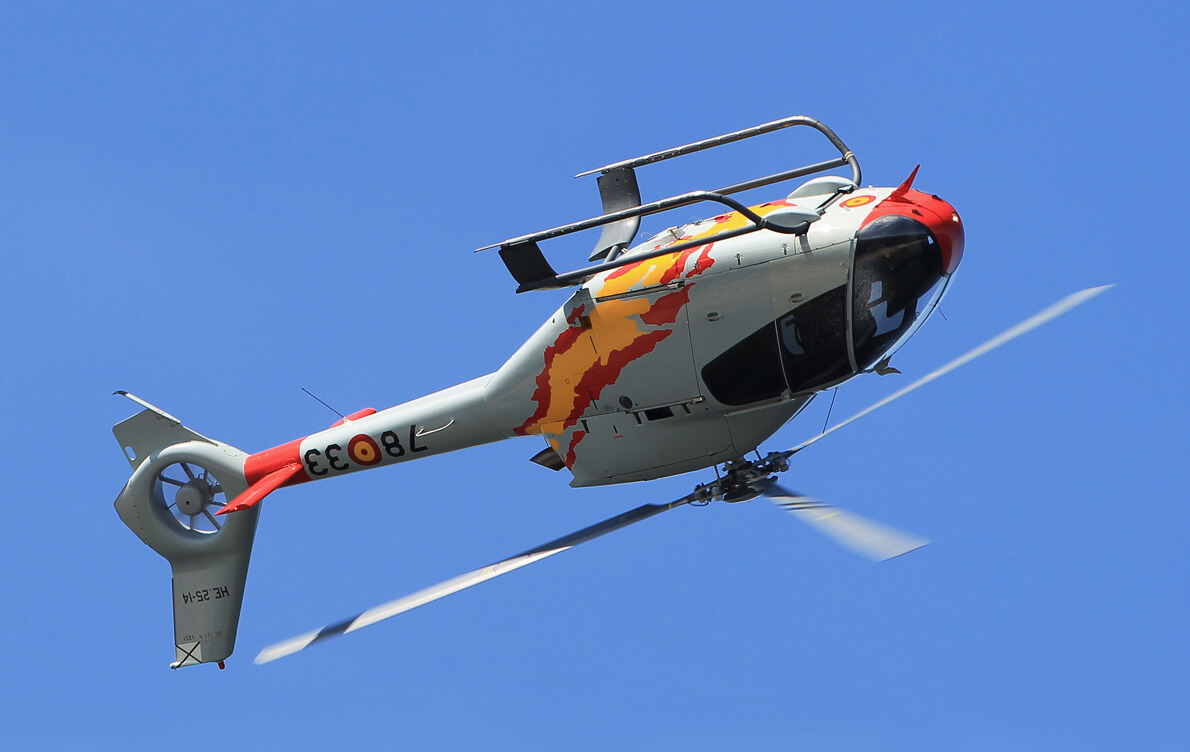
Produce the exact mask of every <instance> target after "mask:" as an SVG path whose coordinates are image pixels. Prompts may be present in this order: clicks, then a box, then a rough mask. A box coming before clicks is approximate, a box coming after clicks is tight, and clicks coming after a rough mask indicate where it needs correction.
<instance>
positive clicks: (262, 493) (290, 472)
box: [215, 462, 302, 514]
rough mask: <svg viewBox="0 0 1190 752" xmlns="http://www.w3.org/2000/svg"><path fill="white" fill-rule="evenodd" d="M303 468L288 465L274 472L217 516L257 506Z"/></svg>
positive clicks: (253, 485)
mask: <svg viewBox="0 0 1190 752" xmlns="http://www.w3.org/2000/svg"><path fill="white" fill-rule="evenodd" d="M301 470H302V466H301V465H300V464H298V463H296V462H295V463H293V464H289V465H286V466H285V467H283V468H281V469H279V470H274V471H273V472H271V473H269V474H268V475H266V476H264V477H263V478H261V479H260V480H258V481H256V482H255V483H253V484H252V485H251V486H249V487H248V490H247V491H244V492H243V493H242V494H240V495H239V496H237V497H235V498H234V499H232V500H231V502H230V503H228V504H227V506H225V507H223V508H222V509H220V510H219V511H218V512H215V514H227V513H228V512H239V511H241V510H244V509H248V508H249V507H253V506H255V505H256V504H257V503H258V502H259V501H260V500H261V499H263V498H264V497H266V496H268V495H269V494H271V493H272V492H273V491H276V490H277V489H278V488H279V487H280V486H281V485H282V484H283V483H285V481H287V480H289V479H290V478H292V477H293V476H295V475H297V474H298V473H299V472H301Z"/></svg>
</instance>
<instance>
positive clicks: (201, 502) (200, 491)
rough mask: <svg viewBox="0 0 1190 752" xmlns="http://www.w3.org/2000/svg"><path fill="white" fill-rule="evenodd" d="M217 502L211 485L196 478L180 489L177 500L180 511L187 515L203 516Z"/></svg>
mask: <svg viewBox="0 0 1190 752" xmlns="http://www.w3.org/2000/svg"><path fill="white" fill-rule="evenodd" d="M214 500H215V494H214V493H213V489H212V488H211V486H210V484H208V483H207V482H206V481H205V480H203V479H202V478H195V479H194V480H192V481H190V482H189V483H187V484H186V485H184V486H182V487H181V488H179V489H178V495H177V497H176V499H175V501H176V503H177V507H178V510H179V511H181V512H182V514H185V515H191V516H192V515H196V514H201V513H202V510H204V509H206V508H207V505H209V504H210V503H211V502H212V501H214Z"/></svg>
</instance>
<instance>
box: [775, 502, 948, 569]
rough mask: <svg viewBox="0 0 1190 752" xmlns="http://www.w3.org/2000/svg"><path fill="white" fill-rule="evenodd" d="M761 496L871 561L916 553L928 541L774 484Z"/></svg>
mask: <svg viewBox="0 0 1190 752" xmlns="http://www.w3.org/2000/svg"><path fill="white" fill-rule="evenodd" d="M764 495H765V496H767V497H768V499H769V501H771V502H773V503H774V504H776V505H777V506H779V507H781V508H782V509H784V510H785V511H787V512H789V513H791V514H792V515H793V516H795V517H797V518H798V519H800V520H801V521H802V522H805V523H806V524H807V525H809V526H810V527H812V528H814V529H815V530H817V531H818V532H820V533H822V534H823V535H826V536H827V537H828V538H830V539H831V540H833V541H834V542H835V543H838V544H839V545H840V546H842V547H843V548H846V549H847V550H848V551H853V552H855V553H857V554H859V555H860V556H865V557H867V558H869V559H871V560H872V561H885V560H886V559H892V558H895V557H897V556H901V555H903V554H907V553H909V552H910V551H916V550H917V549H919V548H921V547H922V546H924V545H926V544H928V543H929V542H930V541H928V540H926V539H925V538H920V537H918V536H916V535H913V534H912V533H906V532H904V531H901V530H897V529H896V528H892V527H889V526H888V525H884V524H882V523H879V522H875V521H873V520H869V519H868V518H866V517H861V516H860V515H858V514H856V513H855V512H848V511H847V510H845V509H839V508H838V507H833V506H831V505H830V504H825V503H823V502H821V501H818V500H817V499H812V498H810V497H809V496H802V495H801V494H799V493H795V492H794V491H790V490H789V489H787V488H785V487H784V486H781V485H780V484H777V483H772V484H770V485H769V487H768V489H767V490H765V492H764Z"/></svg>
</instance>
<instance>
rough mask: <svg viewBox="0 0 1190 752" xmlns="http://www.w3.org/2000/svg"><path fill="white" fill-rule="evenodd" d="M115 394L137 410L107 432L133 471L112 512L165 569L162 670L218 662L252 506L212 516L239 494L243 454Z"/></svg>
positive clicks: (233, 617) (232, 624)
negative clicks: (166, 664) (169, 628)
mask: <svg viewBox="0 0 1190 752" xmlns="http://www.w3.org/2000/svg"><path fill="white" fill-rule="evenodd" d="M118 394H124V396H127V397H128V398H129V399H132V400H133V401H135V402H137V403H138V404H140V405H142V406H143V407H144V408H145V409H144V410H143V411H141V412H140V413H137V414H136V415H134V416H132V417H131V418H129V419H127V420H125V421H123V422H121V423H119V424H117V425H116V426H115V428H114V429H112V430H113V433H114V434H115V436H116V440H117V441H119V442H120V448H121V449H122V450H123V451H124V454H125V457H126V458H127V459H128V462H129V463H130V464H131V466H132V471H133V472H132V477H131V478H130V479H129V480H128V482H127V483H126V484H125V485H124V488H123V490H122V491H121V492H120V496H119V498H117V499H116V512H117V513H118V514H119V515H120V519H121V520H123V521H124V524H125V525H127V526H128V527H129V528H130V529H131V530H132V531H133V532H134V533H136V534H137V536H139V537H140V539H141V540H142V541H144V542H145V544H146V545H148V546H149V548H152V549H153V550H154V551H156V552H157V553H158V554H160V555H161V556H163V557H164V558H165V559H166V560H168V561H169V563H170V567H171V568H172V569H173V611H174V645H175V650H176V657H175V660H174V662H173V663H171V664H170V667H171V668H180V667H182V666H193V665H197V664H199V663H220V664H222V661H223V660H224V659H226V658H227V657H228V656H230V655H231V653H232V650H234V648H235V641H236V630H237V628H238V625H239V620H240V608H241V606H242V605H243V602H244V584H245V582H246V581H247V578H248V561H249V558H250V557H251V555H252V542H253V540H254V539H255V537H256V523H257V519H258V518H259V516H260V507H259V506H255V507H252V508H250V509H246V510H244V511H242V512H237V513H236V514H230V515H225V516H219V517H217V516H215V512H216V511H218V510H219V509H220V508H221V507H223V506H224V505H225V504H226V503H227V502H228V501H230V500H231V499H234V498H235V497H237V496H239V495H240V494H241V493H243V492H244V491H245V490H247V488H248V483H247V481H246V480H245V478H244V459H245V457H246V456H247V455H245V454H244V453H243V452H241V451H240V450H238V449H235V448H234V447H230V446H228V445H226V444H222V443H220V442H217V441H213V440H211V439H208V438H207V437H205V436H202V435H201V434H198V433H195V432H194V431H192V430H190V429H189V428H186V427H185V426H183V425H182V424H181V423H180V422H179V421H178V419H177V418H174V417H173V416H172V415H169V414H168V413H165V412H163V411H161V410H159V409H157V408H155V407H153V406H152V405H150V404H148V403H147V402H144V401H142V400H140V399H138V398H136V397H134V396H132V395H130V394H127V393H124V392H118Z"/></svg>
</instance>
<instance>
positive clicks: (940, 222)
mask: <svg viewBox="0 0 1190 752" xmlns="http://www.w3.org/2000/svg"><path fill="white" fill-rule="evenodd" d="M906 198H907V199H909V200H910V201H912V202H913V203H915V204H917V205H918V206H919V207H920V208H921V212H922V215H923V216H922V217H921V219H923V220H924V221H925V224H926V226H927V227H929V228H930V232H932V233H934V237H935V238H937V239H938V245H940V246H941V247H942V268H943V270H944V271H945V272H946V273H947V274H951V273H953V272H954V270H955V269H958V268H959V261H961V260H962V259H963V221H962V220H961V219H959V213H958V212H956V211H955V210H954V207H953V206H951V205H950V204H948V203H946V202H945V201H943V200H942V199H940V198H938V197H937V196H931V195H929V194H928V193H921V192H920V191H909V195H908V196H906Z"/></svg>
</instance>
